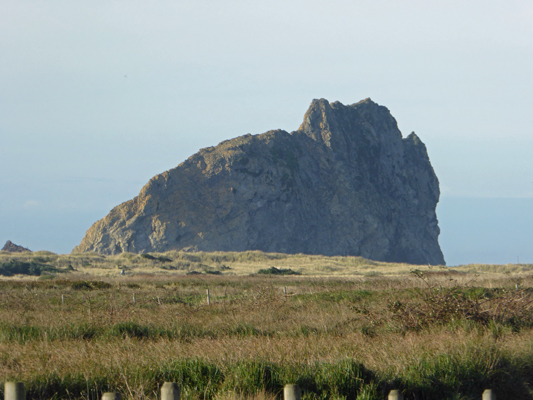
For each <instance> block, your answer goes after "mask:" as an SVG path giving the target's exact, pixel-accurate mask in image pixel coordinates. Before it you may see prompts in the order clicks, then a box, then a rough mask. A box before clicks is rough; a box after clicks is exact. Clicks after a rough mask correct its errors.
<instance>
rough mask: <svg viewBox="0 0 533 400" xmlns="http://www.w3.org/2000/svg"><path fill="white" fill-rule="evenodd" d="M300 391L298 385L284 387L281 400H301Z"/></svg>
mask: <svg viewBox="0 0 533 400" xmlns="http://www.w3.org/2000/svg"><path fill="white" fill-rule="evenodd" d="M301 398H302V391H301V390H300V387H299V386H298V385H285V387H284V388H283V400H301Z"/></svg>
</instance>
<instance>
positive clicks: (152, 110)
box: [0, 0, 533, 265]
mask: <svg viewBox="0 0 533 400" xmlns="http://www.w3.org/2000/svg"><path fill="white" fill-rule="evenodd" d="M0 10H1V12H0V54H2V56H1V57H0V139H1V142H0V143H1V144H0V171H1V172H2V173H1V174H0V188H1V190H0V242H5V241H6V240H8V239H9V240H12V241H14V242H15V243H19V244H21V245H24V246H27V247H30V248H31V249H33V250H39V249H48V250H51V251H54V252H57V253H66V252H69V251H70V250H71V249H72V247H74V246H75V245H76V244H78V243H79V242H80V241H81V239H82V237H83V235H84V233H85V231H86V230H87V229H88V228H89V226H90V225H91V224H92V223H93V222H95V221H96V220H98V219H100V218H102V217H103V216H105V215H106V214H107V213H108V212H109V210H110V209H111V208H112V207H114V206H115V205H117V204H119V203H121V202H123V201H127V200H129V199H131V198H132V197H134V196H135V195H137V194H138V192H139V190H140V189H141V187H142V186H143V185H144V184H145V183H146V182H147V181H148V180H149V179H150V178H151V177H152V176H154V175H156V174H158V173H161V172H163V171H165V170H168V169H170V168H173V167H174V166H176V165H177V164H179V163H180V162H181V161H183V160H184V159H186V158H187V157H188V156H190V155H191V154H193V153H195V152H196V151H198V149H200V148H202V147H206V146H211V145H215V144H217V143H219V142H221V141H223V140H226V139H229V138H233V137H236V136H239V135H243V134H246V133H253V134H256V133H262V132H265V131H267V130H270V129H277V128H280V129H285V130H287V131H292V130H295V129H297V128H298V126H299V124H300V123H301V121H302V118H303V115H304V113H305V111H306V109H307V107H308V106H309V104H310V102H311V100H312V99H313V98H326V99H328V100H330V101H336V100H339V101H341V102H343V103H345V104H351V103H355V102H357V101H359V100H361V99H364V98H366V97H371V98H372V99H373V100H374V101H376V102H377V103H379V104H382V105H384V106H386V107H388V108H389V110H390V111H391V113H392V114H393V116H394V117H395V118H396V119H397V121H398V125H399V127H400V130H401V131H402V132H403V134H404V136H405V135H408V134H409V133H410V132H411V131H415V132H416V133H417V134H418V135H419V136H420V137H421V139H422V140H423V141H424V142H425V143H426V146H427V148H428V152H429V155H430V158H431V161H432V164H433V167H434V169H435V171H436V173H437V176H438V177H439V180H440V183H441V192H442V195H441V203H440V204H439V206H438V209H437V213H438V217H439V221H440V226H441V230H442V233H441V239H440V242H441V245H442V248H443V251H444V255H445V258H446V260H447V262H448V264H449V265H457V264H462V263H469V262H494V263H507V262H517V257H519V258H520V262H530V263H533V246H532V244H533V243H532V239H533V235H532V233H531V229H530V227H531V226H533V216H532V214H531V211H530V210H531V209H532V208H533V207H531V206H533V163H532V161H531V156H530V152H531V149H533V132H532V131H533V128H532V127H533V113H532V112H531V110H532V108H533V78H532V74H531V71H533V3H531V2H530V1H514V0H511V1H506V2H503V1H491V0H488V1H478V0H473V1H468V2H464V1H455V0H447V1H434V2H428V1H416V0H415V1H397V0H395V1H392V0H391V1H384V0H375V1H344V0H330V1H313V0H307V1H278V0H272V1H269V2H259V1H250V0H247V1H244V0H243V1H235V0H227V1H224V2H215V1H210V0H206V1H202V2H198V1H180V0H175V1H158V2H146V1H137V0H131V1H113V0H109V1H100V0H94V1H91V2H85V3H82V2H72V1H65V0H58V1H54V2H35V1H25V0H17V1H14V0H3V1H2V3H1V5H0Z"/></svg>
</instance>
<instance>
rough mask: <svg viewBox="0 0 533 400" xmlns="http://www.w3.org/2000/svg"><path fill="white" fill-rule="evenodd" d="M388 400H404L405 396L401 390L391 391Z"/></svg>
mask: <svg viewBox="0 0 533 400" xmlns="http://www.w3.org/2000/svg"><path fill="white" fill-rule="evenodd" d="M388 400H403V394H402V392H401V391H400V390H396V389H395V390H391V391H390V392H389V399H388Z"/></svg>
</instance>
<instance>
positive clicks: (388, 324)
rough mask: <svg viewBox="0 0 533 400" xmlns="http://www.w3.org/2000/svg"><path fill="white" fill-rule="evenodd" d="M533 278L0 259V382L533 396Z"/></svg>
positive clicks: (215, 263) (231, 259)
mask: <svg viewBox="0 0 533 400" xmlns="http://www.w3.org/2000/svg"><path fill="white" fill-rule="evenodd" d="M122 270H124V272H125V274H124V275H121V271H122ZM532 270H533V266H532V265H505V266H496V265H468V266H461V267H456V268H446V267H430V266H413V265H406V264H387V263H379V262H373V261H368V260H365V259H362V258H357V257H322V256H307V255H293V256H288V255H284V254H265V253H261V252H245V253H182V252H169V253H164V254H149V255H136V254H122V255H118V256H110V257H104V256H100V255H95V254H79V255H56V254H53V253H49V252H36V253H18V254H17V253H6V252H0V275H2V277H1V278H2V279H1V280H0V380H1V381H5V380H22V381H24V382H25V384H26V386H27V388H28V392H29V398H34V399H52V398H57V399H59V398H61V399H63V398H69V399H97V398H99V397H100V396H101V394H102V392H104V391H108V390H113V391H115V390H117V391H119V392H121V393H122V394H123V396H125V397H126V398H131V399H145V398H157V390H158V387H159V386H160V385H161V384H162V383H163V382H164V381H168V380H170V381H176V382H178V383H179V384H180V385H181V387H182V397H183V398H184V399H191V400H192V399H213V400H216V399H226V398H228V399H229V398H232V399H233V398H258V399H259V398H261V399H273V398H279V397H280V395H281V391H282V388H283V385H284V384H286V383H298V384H299V385H300V386H301V387H302V389H303V397H304V399H306V400H315V399H317V400H318V399H329V398H331V399H339V400H340V399H346V400H352V399H385V398H386V394H387V393H388V391H389V390H390V389H392V388H399V389H401V390H403V391H404V393H405V396H406V398H407V399H481V393H482V392H483V390H484V389H485V388H492V389H493V390H495V391H496V394H497V396H498V398H499V399H510V398H512V399H531V398H533V396H532V394H531V390H530V385H531V384H533V314H532V310H533V271H532ZM15 272H17V273H15ZM19 272H24V274H20V273H19ZM207 290H209V295H210V304H207ZM1 390H2V389H0V391H1ZM0 395H3V394H2V393H0Z"/></svg>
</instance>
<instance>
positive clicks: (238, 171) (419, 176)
mask: <svg viewBox="0 0 533 400" xmlns="http://www.w3.org/2000/svg"><path fill="white" fill-rule="evenodd" d="M439 194H440V192H439V183H438V180H437V177H436V176H435V173H434V171H433V168H432V167H431V164H430V161H429V157H428V155H427V151H426V147H425V146H424V144H423V143H422V142H421V140H420V139H419V138H418V136H416V135H415V134H414V133H412V134H411V135H409V136H407V137H406V138H402V134H401V132H400V131H399V129H398V125H397V123H396V120H395V119H394V118H393V117H392V115H391V114H390V112H389V110H388V109H387V108H386V107H383V106H380V105H378V104H376V103H375V102H373V101H372V100H370V99H365V100H363V101H360V102H358V103H355V104H352V105H343V104H342V103H340V102H334V103H329V102H328V101H327V100H325V99H319V100H313V102H312V103H311V105H310V107H309V109H308V111H307V112H306V113H305V116H304V121H303V123H302V124H301V126H300V127H299V128H298V130H296V131H294V132H292V133H288V132H286V131H282V130H274V131H269V132H266V133H263V134H260V135H250V134H248V135H244V136H240V137H237V138H235V139H231V140H226V141H224V142H222V143H220V144H219V145H218V146H216V147H209V148H206V149H202V150H200V151H199V152H198V153H196V154H194V155H193V156H191V157H190V158H189V159H187V160H186V161H184V162H183V163H181V164H180V165H178V166H177V167H176V168H173V169H171V170H169V171H166V172H164V173H162V174H159V175H157V176H155V177H154V178H152V179H151V180H150V181H149V182H148V183H147V184H146V186H145V187H144V188H143V189H142V190H141V192H140V193H139V195H138V196H137V197H135V198H134V199H132V200H130V201H128V202H125V203H123V204H121V205H119V206H117V207H115V208H114V209H113V210H111V212H110V213H109V214H108V215H107V216H106V217H105V218H103V219H102V220H100V221H97V222H96V223H95V224H94V225H93V226H92V227H91V228H90V229H89V230H88V231H87V234H86V235H85V237H84V239H83V240H82V242H81V243H80V245H79V246H77V247H76V248H75V249H74V250H73V251H74V252H84V251H96V252H99V253H104V254H115V253H120V252H124V251H130V252H137V253H141V252H157V251H168V250H181V249H189V250H191V249H192V250H202V251H244V250H262V251H266V252H283V253H307V254H324V255H357V256H363V257H365V258H369V259H374V260H382V261H399V262H409V263H414V264H427V263H429V264H444V257H443V255H442V252H441V250H440V247H439V244H438V236H439V232H440V231H439V227H438V223H437V218H436V214H435V208H436V204H437V202H438V200H439Z"/></svg>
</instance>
